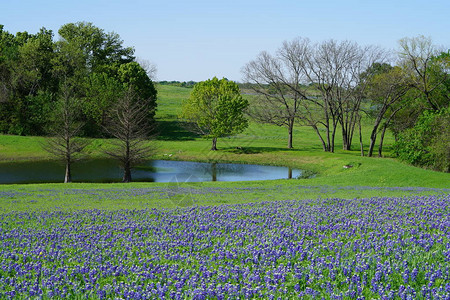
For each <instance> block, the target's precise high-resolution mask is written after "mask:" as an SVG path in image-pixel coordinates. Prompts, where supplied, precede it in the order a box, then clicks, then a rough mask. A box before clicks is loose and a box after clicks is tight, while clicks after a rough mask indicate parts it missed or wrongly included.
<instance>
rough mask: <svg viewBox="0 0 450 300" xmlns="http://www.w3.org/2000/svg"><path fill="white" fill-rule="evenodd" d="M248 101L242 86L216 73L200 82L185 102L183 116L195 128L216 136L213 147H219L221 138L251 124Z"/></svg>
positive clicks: (210, 135)
mask: <svg viewBox="0 0 450 300" xmlns="http://www.w3.org/2000/svg"><path fill="white" fill-rule="evenodd" d="M247 107H248V101H247V100H246V99H244V98H242V96H241V93H240V90H239V86H238V85H237V84H236V83H235V82H232V81H228V80H226V79H221V80H219V79H217V78H216V77H214V78H212V79H208V80H206V81H202V82H199V83H197V84H196V85H195V86H194V88H193V90H192V92H191V96H190V98H189V99H188V100H187V101H185V102H184V103H183V107H182V114H181V117H182V118H183V119H185V120H187V121H188V122H189V123H190V124H192V130H193V131H195V132H198V133H200V134H202V135H203V136H205V137H207V138H212V147H211V150H217V146H216V144H217V139H218V138H219V137H226V136H230V135H233V134H237V133H240V132H242V131H243V130H244V129H245V128H247V126H248V121H247V119H246V118H245V116H244V111H245V109H246V108H247Z"/></svg>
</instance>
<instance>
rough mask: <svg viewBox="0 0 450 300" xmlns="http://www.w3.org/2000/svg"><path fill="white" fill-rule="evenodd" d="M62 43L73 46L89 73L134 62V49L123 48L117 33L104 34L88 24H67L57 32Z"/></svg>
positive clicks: (101, 30)
mask: <svg viewBox="0 0 450 300" xmlns="http://www.w3.org/2000/svg"><path fill="white" fill-rule="evenodd" d="M58 33H59V35H60V36H61V38H62V40H61V42H62V43H66V44H70V45H73V46H74V47H76V48H78V49H80V50H81V51H82V54H83V58H84V62H85V67H86V68H87V69H88V70H90V71H95V72H100V71H103V70H104V68H105V66H107V65H111V64H114V63H118V64H122V63H127V62H131V61H133V60H134V56H133V54H134V49H133V48H131V47H123V46H122V44H123V41H122V40H121V39H120V36H119V35H118V34H117V33H114V32H109V33H105V31H104V30H103V29H100V28H98V27H96V26H94V25H93V24H92V23H88V22H78V23H68V24H65V25H63V26H62V27H61V28H60V29H59V31H58Z"/></svg>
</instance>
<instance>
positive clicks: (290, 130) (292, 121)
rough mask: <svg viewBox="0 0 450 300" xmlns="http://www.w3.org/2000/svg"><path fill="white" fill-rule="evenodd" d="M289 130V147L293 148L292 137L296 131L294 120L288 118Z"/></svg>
mask: <svg viewBox="0 0 450 300" xmlns="http://www.w3.org/2000/svg"><path fill="white" fill-rule="evenodd" d="M288 124H289V125H288V131H289V140H288V149H292V148H293V147H292V137H293V131H294V120H288Z"/></svg>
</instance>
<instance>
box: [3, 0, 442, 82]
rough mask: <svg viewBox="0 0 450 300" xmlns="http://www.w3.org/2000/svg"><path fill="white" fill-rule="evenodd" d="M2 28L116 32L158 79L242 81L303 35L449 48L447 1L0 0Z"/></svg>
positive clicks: (388, 46)
mask: <svg viewBox="0 0 450 300" xmlns="http://www.w3.org/2000/svg"><path fill="white" fill-rule="evenodd" d="M0 3H1V5H0V7H1V8H0V24H3V25H4V26H5V28H4V30H7V31H9V32H11V33H16V32H18V31H28V32H29V33H36V32H38V31H39V28H41V27H46V28H47V29H51V30H53V31H54V32H55V38H58V35H57V31H58V29H59V28H60V27H61V26H62V25H63V24H66V23H70V22H78V21H86V22H92V23H93V24H94V25H95V26H97V27H99V28H102V29H104V30H105V31H106V32H110V31H114V32H116V33H118V34H119V35H120V37H121V38H122V39H123V40H124V46H132V47H134V48H135V50H136V52H135V54H136V56H137V57H139V58H141V59H145V60H149V61H151V62H152V63H154V64H156V66H157V68H158V73H157V80H178V81H189V80H194V81H201V80H206V79H208V78H211V77H213V76H217V77H219V78H222V77H226V78H228V79H231V80H235V81H241V78H242V75H241V68H242V67H243V66H244V65H245V64H246V63H247V62H249V61H250V60H252V59H254V58H256V56H257V55H258V54H259V53H260V52H261V51H263V50H266V51H269V52H274V51H276V49H277V48H279V47H280V46H281V44H282V42H283V41H285V40H292V39H294V38H295V37H299V36H301V37H308V38H310V39H311V40H312V41H315V42H320V41H324V40H328V39H336V40H351V41H355V42H357V43H359V44H361V45H369V44H374V45H378V46H381V47H384V48H386V49H396V48H397V41H398V40H399V39H400V38H403V37H414V36H417V35H425V36H429V37H431V38H432V40H433V41H434V42H435V43H436V44H438V45H443V46H445V47H446V48H449V46H450V1H449V0H426V1H425V0H424V1H417V0H377V1H358V0H322V1H321V0H316V1H314V0H309V1H303V0H273V1H265V0H248V1H247V0H240V1H236V0H227V1H223V0H221V1H215V0H204V1H203V0H202V1H200V0H161V1H153V0H137V1H134V0H129V1H124V0H76V1H66V0H39V1H38V0H0Z"/></svg>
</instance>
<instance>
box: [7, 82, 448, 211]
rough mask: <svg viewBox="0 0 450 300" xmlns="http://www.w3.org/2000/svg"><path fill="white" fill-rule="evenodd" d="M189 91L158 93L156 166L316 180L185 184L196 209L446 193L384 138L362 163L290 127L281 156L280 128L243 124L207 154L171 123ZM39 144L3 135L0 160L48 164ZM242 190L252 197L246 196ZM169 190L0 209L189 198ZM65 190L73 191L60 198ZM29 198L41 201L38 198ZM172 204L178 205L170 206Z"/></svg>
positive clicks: (101, 144) (206, 145)
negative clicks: (375, 154)
mask: <svg viewBox="0 0 450 300" xmlns="http://www.w3.org/2000/svg"><path fill="white" fill-rule="evenodd" d="M190 91H191V89H187V88H181V87H173V86H163V85H161V86H158V111H157V114H156V119H157V121H158V124H159V132H160V135H159V136H158V138H157V139H156V140H155V141H152V143H154V144H155V146H156V152H155V155H154V158H155V159H173V160H194V161H221V162H236V163H252V164H268V165H280V166H289V167H293V168H300V169H306V170H310V171H313V172H315V173H316V174H317V175H316V177H315V178H311V179H301V180H275V181H263V182H257V181H248V182H236V183H224V182H205V183H197V184H188V187H193V188H197V189H199V190H201V193H199V194H198V195H197V196H195V199H194V201H195V203H196V204H199V205H208V204H221V203H238V202H248V201H264V200H287V199H294V198H295V199H306V198H317V197H342V198H355V197H371V196H402V195H410V194H421V193H429V191H424V192H422V191H419V190H414V191H408V190H389V189H386V188H388V187H427V188H440V189H442V188H450V185H449V182H450V174H446V173H439V172H434V171H430V170H423V169H420V168H416V167H412V166H409V165H406V164H404V163H400V162H398V161H396V160H395V159H393V158H391V157H390V156H391V153H390V151H391V147H390V146H391V144H392V142H393V138H392V136H391V135H388V136H387V137H386V145H385V151H386V153H385V154H386V156H387V157H388V158H368V157H361V156H360V150H359V144H358V137H357V136H355V138H354V150H353V151H343V150H340V149H341V148H342V142H341V137H340V135H339V133H338V135H337V137H336V141H337V142H336V149H337V150H336V153H326V152H323V151H322V148H321V145H320V142H319V139H318V138H317V136H316V134H315V133H314V132H313V130H311V129H310V128H309V127H304V126H297V127H296V128H295V131H294V149H287V148H286V146H287V130H286V128H283V127H277V126H273V125H263V124H258V123H255V122H250V126H249V128H248V129H247V130H246V131H244V132H243V133H241V134H239V135H237V136H233V137H229V138H221V139H219V140H218V143H217V146H218V148H219V151H210V150H209V149H210V147H211V141H210V140H206V139H203V138H201V137H199V136H196V135H195V134H192V133H190V132H189V131H187V130H186V129H185V128H184V127H183V126H182V125H181V124H180V123H179V121H178V118H177V116H178V115H179V113H180V111H181V102H182V101H183V100H184V99H187V98H188V97H189V93H190ZM370 123H371V121H370V120H365V123H364V126H363V136H364V143H365V144H366V147H367V146H368V137H369V133H370V129H371V127H370V125H371V124H370ZM43 141H44V138H42V137H19V136H7V135H2V136H0V161H14V160H37V159H42V160H45V159H50V158H51V157H50V156H49V155H48V154H47V153H46V152H44V151H43V150H42V148H41V143H42V142H43ZM108 146H109V141H108V140H103V139H94V140H93V141H92V143H91V144H90V146H89V147H88V148H87V154H88V155H89V156H91V157H102V156H104V153H103V151H102V149H103V148H105V147H106V148H107V147H108ZM366 151H367V149H366ZM169 155H170V156H169ZM349 164H350V165H352V166H353V167H352V168H350V169H345V168H343V166H344V165H349ZM0 165H1V163H0ZM0 167H1V166H0ZM347 186H351V187H384V189H379V190H376V189H371V188H352V189H349V188H345V187H347ZM143 188H144V189H151V188H156V189H161V191H160V193H159V192H158V191H156V192H154V193H147V194H145V195H141V196H139V195H137V196H136V195H134V194H133V193H134V192H136V191H138V190H140V189H143ZM246 188H251V189H252V190H251V191H246V190H245V189H246ZM117 189H119V190H124V189H125V190H126V189H130V193H131V194H130V193H128V194H127V193H125V194H123V193H122V194H123V197H122V196H121V197H122V198H120V197H119V198H120V199H116V198H114V197H112V198H114V199H110V198H108V197H109V196H108V197H106V196H105V197H101V196H98V197H97V198H98V199H97V200H96V196H93V195H90V196H86V195H87V194H86V195H84V194H83V193H82V192H79V193H77V192H73V191H75V190H82V191H97V192H98V193H100V194H101V190H105V193H106V194H107V195H114V190H117ZM170 189H173V187H170V184H161V183H131V184H125V185H124V184H68V185H64V184H42V185H3V186H1V187H0V192H2V191H3V192H5V193H6V192H13V191H23V192H24V194H23V195H22V196H15V197H12V198H11V197H9V196H4V197H3V200H1V204H0V208H1V209H3V210H4V211H10V210H12V209H14V208H17V209H24V210H29V209H31V210H33V209H38V210H41V209H53V208H55V207H65V208H67V209H79V208H111V209H121V208H130V207H133V208H141V207H173V206H174V205H175V206H176V205H179V204H180V203H181V202H180V201H181V200H183V199H184V200H185V198H186V196H188V198H189V197H191V195H192V194H191V193H189V192H185V193H183V192H182V191H181V190H179V193H178V194H179V195H178V196H177V195H175V196H173V195H172V197H168V196H167V191H168V190H170ZM208 189H212V190H213V191H214V193H208V192H207V191H208ZM41 190H42V191H41ZM67 191H72V192H70V193H67ZM441 192H442V191H441ZM447 192H448V191H447ZM28 194H29V195H28ZM91 194H92V193H91ZM36 195H40V197H37V196H36ZM83 195H84V196H83ZM35 196H36V197H35ZM8 197H9V198H8ZM177 197H178V198H180V199H181V200H180V201H178V200H176V199H177ZM36 199H37V200H36ZM174 199H175V200H174ZM30 201H31V202H30ZM177 201H178V202H177Z"/></svg>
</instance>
